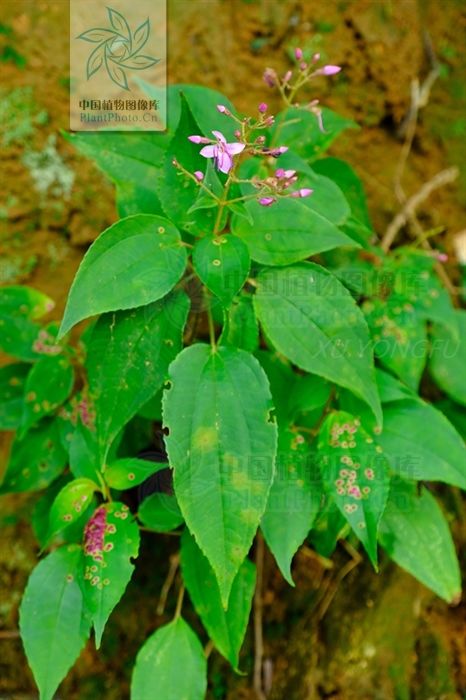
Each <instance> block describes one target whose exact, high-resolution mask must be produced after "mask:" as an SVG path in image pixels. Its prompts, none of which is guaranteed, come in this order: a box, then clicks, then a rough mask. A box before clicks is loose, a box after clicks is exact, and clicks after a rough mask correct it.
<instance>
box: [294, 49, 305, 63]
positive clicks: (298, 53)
mask: <svg viewBox="0 0 466 700" xmlns="http://www.w3.org/2000/svg"><path fill="white" fill-rule="evenodd" d="M294 55H295V58H296V60H297V61H300V60H301V59H302V57H303V50H302V49H299V48H297V49H295V50H294Z"/></svg>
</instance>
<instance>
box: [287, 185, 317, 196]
mask: <svg viewBox="0 0 466 700" xmlns="http://www.w3.org/2000/svg"><path fill="white" fill-rule="evenodd" d="M313 192H314V190H311V189H309V187H302V188H301V189H300V190H296V192H292V193H291V195H290V197H309V195H310V194H312V193H313Z"/></svg>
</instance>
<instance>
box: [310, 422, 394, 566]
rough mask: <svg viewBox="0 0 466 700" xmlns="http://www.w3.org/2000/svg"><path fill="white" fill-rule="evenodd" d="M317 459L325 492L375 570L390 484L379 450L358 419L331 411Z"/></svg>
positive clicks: (322, 435) (322, 432) (382, 456)
mask: <svg viewBox="0 0 466 700" xmlns="http://www.w3.org/2000/svg"><path fill="white" fill-rule="evenodd" d="M318 460H319V466H320V470H321V474H322V480H323V482H324V488H325V490H326V491H327V493H328V494H329V496H331V497H332V498H333V500H334V501H335V503H336V505H337V506H338V508H339V509H340V511H341V513H342V515H343V516H344V517H345V518H346V520H347V521H348V523H349V524H350V526H351V528H352V529H353V531H354V533H355V534H356V536H357V537H358V538H359V539H360V540H361V542H362V544H363V545H364V548H365V550H366V551H367V553H368V555H369V557H370V559H371V561H372V563H373V564H374V566H375V567H377V532H378V528H379V523H380V519H381V517H382V514H383V512H384V509H385V505H386V502H387V498H388V491H389V484H390V480H389V473H388V470H389V466H388V463H387V460H386V458H385V455H384V454H383V450H382V448H381V447H380V446H379V445H376V443H375V440H374V438H373V437H372V436H371V435H369V433H368V432H366V431H365V430H364V428H363V427H362V426H361V423H360V421H359V419H358V418H355V417H354V416H353V415H352V414H350V413H346V412H344V411H334V412H333V413H330V414H329V415H328V416H327V418H326V419H325V422H324V424H323V425H322V428H321V430H320V434H319V445H318Z"/></svg>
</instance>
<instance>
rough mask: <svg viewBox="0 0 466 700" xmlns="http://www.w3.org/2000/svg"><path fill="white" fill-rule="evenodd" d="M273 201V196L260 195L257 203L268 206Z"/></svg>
mask: <svg viewBox="0 0 466 700" xmlns="http://www.w3.org/2000/svg"><path fill="white" fill-rule="evenodd" d="M275 201H276V200H275V197H261V198H260V199H259V204H261V205H262V206H263V207H270V205H271V204H273V203H274V202H275Z"/></svg>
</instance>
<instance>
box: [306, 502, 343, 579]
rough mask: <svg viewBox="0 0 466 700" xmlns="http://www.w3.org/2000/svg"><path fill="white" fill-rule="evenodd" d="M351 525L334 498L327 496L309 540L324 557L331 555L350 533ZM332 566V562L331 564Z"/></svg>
mask: <svg viewBox="0 0 466 700" xmlns="http://www.w3.org/2000/svg"><path fill="white" fill-rule="evenodd" d="M348 531H349V525H348V523H347V520H346V518H345V517H344V516H343V515H342V514H341V511H340V510H339V508H338V507H337V506H336V505H335V502H334V501H333V499H332V498H327V501H326V503H325V504H324V505H323V507H322V509H321V511H320V512H319V514H318V516H317V518H316V521H315V523H314V526H313V528H312V530H311V532H310V533H309V541H310V542H311V543H312V545H313V546H314V548H315V550H316V552H318V553H319V554H320V555H321V556H322V557H331V556H332V554H333V552H334V551H335V549H336V547H337V544H338V540H339V539H342V538H344V537H345V535H347V534H348ZM330 566H332V564H330Z"/></svg>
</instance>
